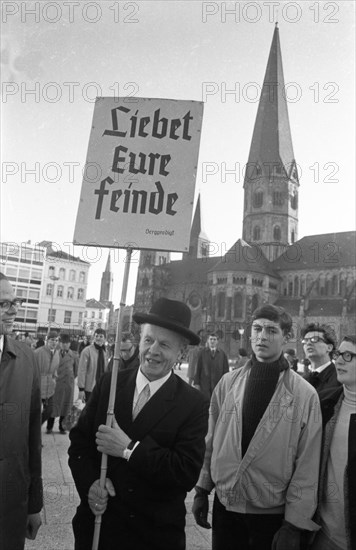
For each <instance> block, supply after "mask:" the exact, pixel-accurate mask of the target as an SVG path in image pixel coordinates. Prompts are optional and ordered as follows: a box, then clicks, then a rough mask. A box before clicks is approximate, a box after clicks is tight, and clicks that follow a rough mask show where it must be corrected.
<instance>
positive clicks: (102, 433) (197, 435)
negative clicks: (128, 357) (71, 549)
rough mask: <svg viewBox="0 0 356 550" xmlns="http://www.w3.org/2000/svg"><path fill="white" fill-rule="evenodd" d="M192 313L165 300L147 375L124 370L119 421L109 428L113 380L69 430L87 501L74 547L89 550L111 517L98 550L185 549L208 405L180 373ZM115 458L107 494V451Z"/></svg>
mask: <svg viewBox="0 0 356 550" xmlns="http://www.w3.org/2000/svg"><path fill="white" fill-rule="evenodd" d="M190 319H191V313H190V309H189V307H188V306H187V305H186V304H184V303H182V302H177V301H175V300H168V299H166V298H160V299H159V300H157V302H155V303H154V304H153V306H152V309H151V311H150V313H147V314H146V313H136V314H134V320H135V321H136V322H138V323H139V324H141V325H143V326H142V331H141V339H140V367H139V369H124V370H121V371H119V372H118V377H117V385H116V400H115V407H114V414H115V419H114V421H113V424H112V427H107V426H105V425H104V424H105V422H106V414H107V409H108V399H109V389H110V382H111V373H107V374H105V375H104V376H103V377H102V378H101V380H100V382H99V383H98V384H97V385H96V386H95V388H94V391H93V394H92V396H91V398H90V400H89V402H88V403H87V405H86V407H85V409H84V410H83V412H82V414H81V416H80V418H79V422H78V424H77V425H76V426H75V428H73V429H72V430H71V432H70V439H71V446H70V448H69V451H68V452H69V457H70V458H69V466H70V468H71V470H72V474H73V478H74V481H75V484H76V487H77V490H78V493H79V495H80V498H81V503H80V506H79V507H78V509H77V514H76V516H75V518H74V519H73V529H74V534H75V550H88V548H91V542H92V537H93V530H94V518H95V516H96V515H98V514H103V517H102V525H101V534H100V543H99V550H116V549H117V548H120V550H167V549H169V550H184V549H185V532H184V527H185V515H186V509H185V505H184V500H185V497H186V494H187V491H190V490H191V489H192V488H193V487H194V485H195V483H196V481H197V479H198V476H199V471H200V468H201V466H202V463H203V457H204V450H205V435H206V432H207V428H208V401H207V400H206V399H205V398H204V396H203V395H202V394H201V393H200V392H198V391H197V390H195V389H194V388H192V387H191V386H189V385H188V384H187V383H186V382H185V381H184V380H182V379H181V378H180V377H179V376H177V375H176V374H175V373H174V372H173V366H174V364H175V363H176V362H177V360H179V359H180V358H181V357H182V355H183V353H184V352H185V351H186V348H187V344H188V342H190V343H191V344H193V345H196V344H198V343H199V338H198V336H197V335H196V334H195V333H194V332H192V331H191V330H190V329H189V325H190ZM103 452H104V453H106V454H107V455H108V471H107V480H106V489H100V486H99V476H100V459H101V453H103Z"/></svg>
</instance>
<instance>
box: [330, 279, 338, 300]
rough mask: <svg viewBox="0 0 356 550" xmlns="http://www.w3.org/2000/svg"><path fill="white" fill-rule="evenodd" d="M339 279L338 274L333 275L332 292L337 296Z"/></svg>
mask: <svg viewBox="0 0 356 550" xmlns="http://www.w3.org/2000/svg"><path fill="white" fill-rule="evenodd" d="M337 283H338V280H337V275H333V278H332V281H331V292H332V294H333V295H334V296H335V294H338V284H337Z"/></svg>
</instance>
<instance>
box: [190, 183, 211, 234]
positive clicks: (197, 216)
mask: <svg viewBox="0 0 356 550" xmlns="http://www.w3.org/2000/svg"><path fill="white" fill-rule="evenodd" d="M199 237H200V238H201V239H206V240H209V239H208V237H207V236H206V233H205V231H204V230H203V228H202V223H201V206H200V194H199V196H198V200H197V204H196V207H195V212H194V218H193V223H192V228H191V230H190V242H192V240H193V239H194V238H196V239H198V238H199Z"/></svg>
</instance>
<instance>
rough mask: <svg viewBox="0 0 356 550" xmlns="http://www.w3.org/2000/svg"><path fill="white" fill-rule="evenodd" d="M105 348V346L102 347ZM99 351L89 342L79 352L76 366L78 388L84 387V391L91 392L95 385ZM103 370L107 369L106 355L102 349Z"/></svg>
mask: <svg viewBox="0 0 356 550" xmlns="http://www.w3.org/2000/svg"><path fill="white" fill-rule="evenodd" d="M104 350H105V348H104ZM98 357H99V352H98V350H97V349H96V348H95V346H94V344H90V346H87V347H86V348H84V349H83V351H82V353H81V354H80V359H79V366H78V388H84V390H85V391H88V392H92V391H93V388H94V386H95V382H96V380H95V376H96V367H97V364H98ZM104 361H105V370H107V365H108V356H107V353H106V351H104Z"/></svg>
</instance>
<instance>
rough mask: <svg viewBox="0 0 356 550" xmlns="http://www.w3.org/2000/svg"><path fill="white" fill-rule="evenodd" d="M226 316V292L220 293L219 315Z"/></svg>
mask: <svg viewBox="0 0 356 550" xmlns="http://www.w3.org/2000/svg"><path fill="white" fill-rule="evenodd" d="M224 316H225V292H219V294H218V317H224Z"/></svg>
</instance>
